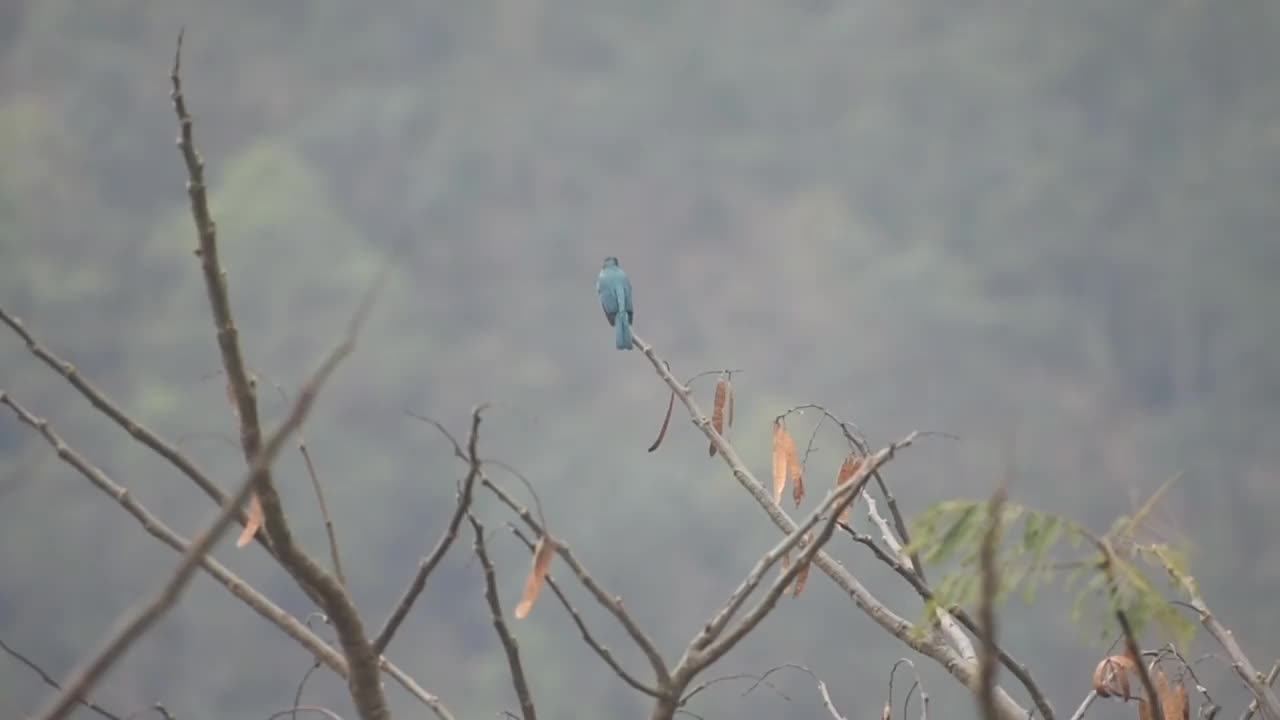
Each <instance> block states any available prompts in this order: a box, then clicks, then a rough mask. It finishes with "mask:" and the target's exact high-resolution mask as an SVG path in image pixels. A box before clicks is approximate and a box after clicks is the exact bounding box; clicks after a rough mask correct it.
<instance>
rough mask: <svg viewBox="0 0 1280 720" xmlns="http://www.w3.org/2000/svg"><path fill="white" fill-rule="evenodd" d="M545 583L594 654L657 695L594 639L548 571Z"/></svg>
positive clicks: (522, 538) (647, 692)
mask: <svg viewBox="0 0 1280 720" xmlns="http://www.w3.org/2000/svg"><path fill="white" fill-rule="evenodd" d="M508 527H509V528H510V529H511V533H512V534H513V535H515V536H516V537H517V538H519V539H520V542H522V543H524V545H525V547H526V548H528V550H529V552H530V553H533V552H534V550H535V547H536V546H535V544H534V542H533V541H532V540H530V539H529V538H527V537H525V536H524V533H522V532H520V528H518V527H516V526H514V525H510V524H509V525H508ZM547 585H549V586H551V591H552V592H554V593H555V594H556V597H557V598H559V599H560V604H561V605H563V606H564V609H565V611H566V612H568V613H569V617H571V618H572V619H573V624H574V625H576V626H577V627H578V632H579V633H581V634H582V639H583V641H584V642H586V643H587V645H588V646H589V647H590V648H591V649H592V650H594V651H595V653H596V655H598V656H599V657H600V659H601V660H603V661H604V662H605V664H606V665H608V666H609V668H610V669H611V670H613V672H614V673H615V674H617V676H618V677H620V678H622V681H623V682H625V683H626V684H628V685H630V686H631V687H633V688H635V689H636V690H639V691H640V692H642V693H644V694H645V695H648V696H650V697H658V691H657V690H655V689H653V688H652V687H649V686H648V685H645V684H644V683H642V682H640V681H639V680H637V679H636V678H635V676H633V675H631V673H629V672H627V671H626V670H625V669H623V667H622V665H620V664H619V663H618V661H617V659H615V658H614V657H613V653H612V652H611V651H610V650H609V648H607V647H605V646H604V645H602V644H600V641H598V640H596V639H595V637H594V636H593V635H592V634H591V631H590V630H588V629H587V624H586V622H584V621H583V619H582V616H581V615H580V614H579V613H578V611H577V609H576V608H574V607H573V604H572V603H570V602H569V598H568V597H566V596H565V594H564V591H563V590H561V589H560V585H559V584H557V583H556V581H555V578H553V577H551V575H550V573H548V574H547Z"/></svg>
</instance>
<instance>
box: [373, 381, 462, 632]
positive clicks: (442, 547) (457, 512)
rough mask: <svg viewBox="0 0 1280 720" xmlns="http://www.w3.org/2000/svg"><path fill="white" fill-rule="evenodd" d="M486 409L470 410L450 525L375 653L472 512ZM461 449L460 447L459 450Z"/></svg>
mask: <svg viewBox="0 0 1280 720" xmlns="http://www.w3.org/2000/svg"><path fill="white" fill-rule="evenodd" d="M484 408H485V406H483V405H481V406H479V407H477V408H475V409H474V410H472V411H471V435H470V437H469V438H468V440H467V455H469V457H468V456H466V455H464V456H462V458H463V459H464V460H466V461H467V463H468V465H469V467H468V469H467V477H466V479H465V480H463V481H462V489H461V490H460V491H459V493H458V502H457V505H455V506H454V508H453V517H451V518H449V525H448V527H446V528H445V531H444V534H443V535H441V536H440V539H439V540H438V541H436V546H435V547H434V548H432V550H431V554H430V555H427V556H426V557H425V558H423V559H422V560H421V561H420V562H419V563H418V572H417V573H416V574H415V575H414V576H413V580H412V581H410V583H409V587H408V588H406V589H405V591H404V594H403V595H402V596H401V597H400V601H399V602H398V603H396V607H395V610H393V611H392V612H391V615H390V616H389V617H388V618H387V620H386V622H384V623H383V624H382V629H381V630H379V631H378V635H377V637H376V638H375V639H374V641H373V649H374V651H375V652H378V653H382V652H385V651H386V649H387V645H389V644H390V643H391V638H392V637H393V636H394V635H395V632H396V630H397V629H398V628H399V627H400V623H402V622H404V619H405V617H406V616H408V614H409V610H410V608H412V607H413V603H414V602H415V601H416V600H417V599H418V596H419V595H420V594H422V590H423V589H424V588H425V587H426V586H427V578H428V577H430V576H431V573H432V572H433V571H434V570H435V569H436V566H437V565H439V564H440V561H441V560H442V559H444V556H445V553H447V552H448V551H449V547H450V546H451V545H453V541H454V539H455V538H456V537H457V536H458V526H459V525H461V524H462V516H463V515H465V514H466V513H467V512H468V511H469V510H470V509H471V498H472V489H473V488H474V487H475V482H476V476H477V475H479V473H480V458H479V456H478V455H477V453H476V444H477V443H478V442H479V437H480V413H481V412H482V411H483V410H484ZM458 449H459V450H461V448H458Z"/></svg>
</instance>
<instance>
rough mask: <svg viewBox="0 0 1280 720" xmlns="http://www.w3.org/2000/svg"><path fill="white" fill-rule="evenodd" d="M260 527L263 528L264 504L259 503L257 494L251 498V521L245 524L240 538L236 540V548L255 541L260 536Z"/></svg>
mask: <svg viewBox="0 0 1280 720" xmlns="http://www.w3.org/2000/svg"><path fill="white" fill-rule="evenodd" d="M260 527H262V503H260V502H258V495H257V494H256V493H255V494H253V495H250V496H249V519H248V521H246V522H245V524H244V530H242V531H241V532H240V537H238V538H236V547H238V548H242V547H244V546H245V545H248V544H249V542H250V541H251V540H253V536H254V535H257V534H258V528H260Z"/></svg>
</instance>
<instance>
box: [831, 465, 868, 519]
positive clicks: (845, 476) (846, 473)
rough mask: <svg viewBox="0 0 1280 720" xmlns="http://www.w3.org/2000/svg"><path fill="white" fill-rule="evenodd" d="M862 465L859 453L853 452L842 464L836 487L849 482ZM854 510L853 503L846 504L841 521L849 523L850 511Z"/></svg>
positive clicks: (841, 513) (841, 514) (841, 512)
mask: <svg viewBox="0 0 1280 720" xmlns="http://www.w3.org/2000/svg"><path fill="white" fill-rule="evenodd" d="M860 467H862V458H861V457H860V456H858V455H854V454H852V453H851V454H850V455H849V457H847V458H845V459H844V464H842V465H841V466H840V473H839V474H838V475H836V487H840V486H841V485H843V484H845V483H846V482H849V478H851V477H853V476H854V475H855V474H857V472H858V468H860ZM852 510H853V503H849V504H848V505H846V506H845V508H844V510H841V511H840V522H842V523H844V524H846V525H848V524H849V513H850V512H851V511H852Z"/></svg>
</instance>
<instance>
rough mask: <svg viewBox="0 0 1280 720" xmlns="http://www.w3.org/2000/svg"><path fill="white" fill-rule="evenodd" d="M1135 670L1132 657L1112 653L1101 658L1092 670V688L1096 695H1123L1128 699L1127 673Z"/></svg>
mask: <svg viewBox="0 0 1280 720" xmlns="http://www.w3.org/2000/svg"><path fill="white" fill-rule="evenodd" d="M1131 672H1137V666H1136V665H1135V664H1134V662H1133V658H1131V657H1129V656H1128V655H1112V656H1110V657H1107V658H1103V659H1102V662H1100V663H1098V667H1096V668H1094V670H1093V689H1094V692H1096V693H1098V697H1104V698H1105V697H1112V696H1117V697H1123V698H1124V699H1125V701H1128V700H1129V699H1130V698H1131V697H1133V696H1132V695H1130V694H1129V673H1131Z"/></svg>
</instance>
